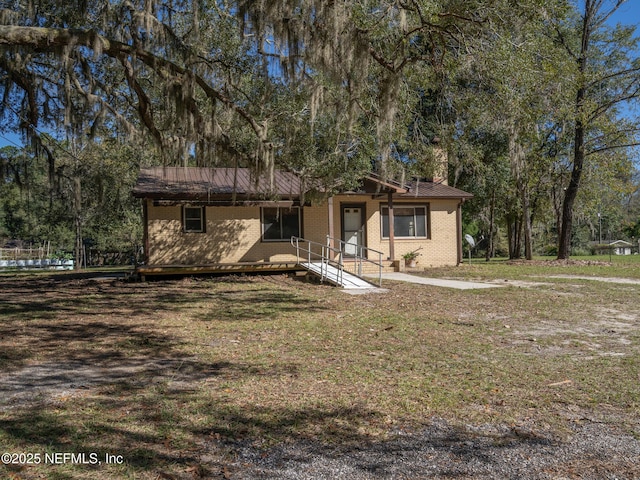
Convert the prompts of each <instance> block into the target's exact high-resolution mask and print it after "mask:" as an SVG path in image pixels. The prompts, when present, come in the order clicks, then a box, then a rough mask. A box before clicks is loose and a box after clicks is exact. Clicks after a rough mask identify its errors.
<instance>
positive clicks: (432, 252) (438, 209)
mask: <svg viewBox="0 0 640 480" xmlns="http://www.w3.org/2000/svg"><path fill="white" fill-rule="evenodd" d="M358 203H363V204H364V205H365V210H366V212H365V213H366V227H365V228H366V233H365V235H366V243H367V246H368V247H369V248H372V249H375V250H379V251H381V252H383V253H384V256H383V258H384V259H386V258H387V257H388V256H389V240H388V239H383V238H382V224H381V215H380V211H381V206H386V205H387V199H386V198H384V199H372V198H371V196H356V195H341V196H337V197H335V198H334V225H335V235H336V236H337V237H339V236H340V234H341V233H340V232H341V229H340V215H341V214H340V212H341V208H340V207H341V205H343V204H347V205H354V204H358ZM402 205H429V212H430V226H431V238H428V239H403V238H396V239H395V242H394V246H395V257H396V260H397V259H400V258H402V255H403V254H405V253H408V252H410V251H413V250H416V249H418V248H421V249H420V250H419V252H418V253H420V256H419V257H418V265H419V266H422V267H435V266H443V265H455V264H456V263H457V262H458V251H457V230H456V229H457V219H456V218H457V215H456V213H457V206H458V201H457V200H430V201H424V200H418V201H410V202H409V201H404V200H403V201H398V200H396V201H394V206H395V207H400V206H402Z"/></svg>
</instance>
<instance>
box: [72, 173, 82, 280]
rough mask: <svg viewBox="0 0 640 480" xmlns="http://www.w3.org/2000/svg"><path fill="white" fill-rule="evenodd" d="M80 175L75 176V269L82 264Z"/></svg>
mask: <svg viewBox="0 0 640 480" xmlns="http://www.w3.org/2000/svg"><path fill="white" fill-rule="evenodd" d="M81 187H82V185H81V183H80V177H73V217H74V218H73V220H74V224H75V230H76V241H75V249H74V250H75V251H74V258H75V269H76V270H79V269H80V267H81V265H82V190H81Z"/></svg>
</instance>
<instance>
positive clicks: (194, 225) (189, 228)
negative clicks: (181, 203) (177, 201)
mask: <svg viewBox="0 0 640 480" xmlns="http://www.w3.org/2000/svg"><path fill="white" fill-rule="evenodd" d="M182 226H183V229H184V231H185V232H195V233H202V232H204V207H187V206H185V207H183V210H182Z"/></svg>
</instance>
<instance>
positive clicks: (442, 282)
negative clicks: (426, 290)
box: [367, 272, 502, 290]
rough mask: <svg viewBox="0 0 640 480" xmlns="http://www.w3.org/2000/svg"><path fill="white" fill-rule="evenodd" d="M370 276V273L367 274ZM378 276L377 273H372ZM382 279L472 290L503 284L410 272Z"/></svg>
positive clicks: (385, 276)
mask: <svg viewBox="0 0 640 480" xmlns="http://www.w3.org/2000/svg"><path fill="white" fill-rule="evenodd" d="M367 276H368V275H367ZM371 276H375V277H377V275H371ZM382 280H397V281H400V282H410V283H419V284H421V285H433V286H435V287H445V288H457V289H459V290H471V289H478V288H500V287H501V286H502V285H496V284H493V283H480V282H467V281H464V280H447V279H445V278H427V277H419V276H417V275H410V274H408V273H399V272H394V273H383V274H382Z"/></svg>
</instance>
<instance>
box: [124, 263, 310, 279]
mask: <svg viewBox="0 0 640 480" xmlns="http://www.w3.org/2000/svg"><path fill="white" fill-rule="evenodd" d="M301 270H303V268H302V267H301V266H300V265H298V264H297V263H296V262H295V261H292V262H238V263H210V264H200V265H139V266H138V267H137V268H136V270H135V273H136V275H137V276H138V277H139V278H140V279H141V280H142V281H144V280H145V279H146V277H156V276H172V275H173V276H179V275H216V274H217V275H220V274H227V273H228V274H232V273H260V272H263V273H277V272H295V271H301Z"/></svg>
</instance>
